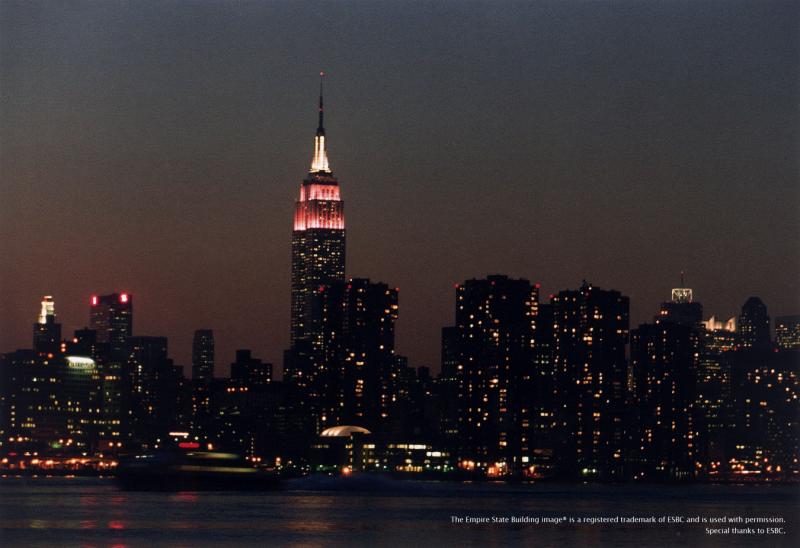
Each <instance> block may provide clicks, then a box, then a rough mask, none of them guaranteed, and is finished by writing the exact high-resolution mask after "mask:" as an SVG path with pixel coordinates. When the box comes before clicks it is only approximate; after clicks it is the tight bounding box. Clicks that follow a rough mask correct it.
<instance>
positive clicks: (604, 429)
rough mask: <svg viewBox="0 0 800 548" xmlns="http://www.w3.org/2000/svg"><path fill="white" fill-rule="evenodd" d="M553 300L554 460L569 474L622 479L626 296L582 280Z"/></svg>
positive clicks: (561, 469) (626, 338)
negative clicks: (581, 282) (580, 283)
mask: <svg viewBox="0 0 800 548" xmlns="http://www.w3.org/2000/svg"><path fill="white" fill-rule="evenodd" d="M551 304H552V305H553V357H554V364H555V391H554V398H555V402H556V404H557V405H556V407H555V433H554V434H555V437H556V448H555V457H556V461H557V462H556V464H557V466H558V468H559V470H560V472H561V473H562V474H563V475H565V476H568V477H569V476H578V477H582V478H599V479H617V478H620V477H621V474H622V464H623V455H622V448H623V442H624V437H623V436H624V429H623V419H624V414H625V388H626V379H627V363H626V360H625V345H626V343H627V341H628V326H629V320H628V317H629V316H628V315H629V308H630V304H629V299H628V297H625V296H623V295H621V294H620V293H619V292H618V291H605V290H602V289H598V288H596V287H593V286H592V285H591V284H589V283H586V282H584V283H583V285H582V286H581V288H580V289H578V290H575V291H570V290H567V291H561V292H560V293H558V295H555V296H554V297H553V298H552V300H551Z"/></svg>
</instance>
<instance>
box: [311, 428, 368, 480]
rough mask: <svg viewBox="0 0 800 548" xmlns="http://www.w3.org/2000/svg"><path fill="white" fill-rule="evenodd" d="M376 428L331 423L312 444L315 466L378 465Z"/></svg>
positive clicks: (355, 467)
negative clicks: (370, 429)
mask: <svg viewBox="0 0 800 548" xmlns="http://www.w3.org/2000/svg"><path fill="white" fill-rule="evenodd" d="M371 440H372V432H370V431H369V430H367V429H366V428H364V427H362V426H352V425H340V426H331V427H330V428H326V429H325V430H323V431H322V433H321V434H320V435H319V438H317V442H316V443H314V444H313V445H312V446H311V449H312V455H311V463H312V467H313V468H314V469H315V470H316V471H317V472H328V473H330V472H335V473H338V472H340V471H343V470H347V471H360V470H368V469H371V468H374V467H375V466H376V464H377V463H376V460H375V442H374V441H371Z"/></svg>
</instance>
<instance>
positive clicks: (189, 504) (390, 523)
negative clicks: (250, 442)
mask: <svg viewBox="0 0 800 548" xmlns="http://www.w3.org/2000/svg"><path fill="white" fill-rule="evenodd" d="M386 487H387V488H384V486H383V485H382V486H381V490H380V491H379V492H372V493H352V492H319V491H299V490H291V489H290V490H286V491H279V492H267V493H232V492H226V493H213V492H211V493H204V492H199V493H196V492H180V493H137V492H122V491H119V490H118V489H117V488H116V487H115V486H114V484H113V482H112V481H111V480H103V479H93V478H72V479H64V478H36V479H32V478H6V479H1V480H0V545H10V546H18V545H24V546H48V547H50V546H59V545H68V546H86V547H87V548H88V547H92V546H111V545H116V546H120V547H123V546H124V547H126V548H129V547H132V546H141V545H152V546H161V545H170V546H217V545H222V546H227V545H239V546H241V545H263V544H264V543H266V542H269V544H270V545H285V546H295V545H297V546H331V545H340V546H353V545H386V544H389V545H396V546H408V545H415V544H416V545H420V544H422V545H424V546H444V545H452V546H470V545H474V546H507V545H510V544H528V545H530V544H531V543H535V544H536V545H537V546H540V545H553V544H558V545H574V544H584V545H598V544H599V545H609V546H611V545H613V546H637V547H638V546H666V545H683V546H687V545H688V546H695V545H698V544H705V545H709V546H724V547H726V548H727V547H729V546H731V545H742V546H751V545H753V544H754V540H763V541H765V542H761V544H769V545H785V546H796V545H799V544H800V542H798V540H800V538H799V537H798V532H797V527H796V525H797V521H796V518H795V515H796V514H797V510H798V502H799V501H800V493H798V488H797V486H772V485H766V486H713V485H707V486H689V487H686V486H680V487H672V486H638V485H637V486H586V485H561V486H559V485H538V486H505V485H499V484H473V485H463V484H458V483H421V482H420V483H417V482H412V483H409V482H404V483H400V484H398V485H397V486H395V488H391V487H392V486H391V484H387V486H386ZM664 514H680V515H702V516H723V515H729V516H730V515H745V516H754V515H762V516H763V515H780V516H783V517H784V518H786V519H787V520H788V522H789V523H788V525H787V529H788V531H789V535H786V536H783V537H777V536H772V537H761V538H759V539H754V538H753V537H749V538H748V537H741V536H740V537H737V536H717V537H709V536H706V535H705V534H704V526H702V525H696V526H683V527H681V526H673V527H660V528H659V527H654V526H648V525H631V526H614V525H609V526H577V525H572V526H570V525H558V526H556V525H540V526H536V525H530V524H516V525H497V524H487V525H456V524H453V523H451V519H450V517H451V516H452V515H457V516H465V515H470V516H492V515H499V516H512V515H514V516H521V515H530V516H534V515H536V516H549V517H566V516H600V515H625V516H634V515H635V516H648V515H664ZM755 543H756V544H759V542H755Z"/></svg>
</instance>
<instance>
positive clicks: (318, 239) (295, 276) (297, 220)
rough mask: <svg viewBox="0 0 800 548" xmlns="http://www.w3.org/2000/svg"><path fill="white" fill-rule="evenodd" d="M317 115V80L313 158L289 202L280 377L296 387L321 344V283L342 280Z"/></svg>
mask: <svg viewBox="0 0 800 548" xmlns="http://www.w3.org/2000/svg"><path fill="white" fill-rule="evenodd" d="M320 77H322V73H320ZM323 116H324V110H323V103H322V80H321V79H320V90H319V126H318V127H317V134H316V136H315V137H314V157H313V160H312V161H311V169H310V170H309V173H308V176H307V177H306V178H305V179H304V180H303V183H302V184H301V185H300V197H299V198H298V200H297V202H295V210H294V231H293V232H292V317H291V350H290V352H291V353H292V354H293V355H294V358H293V359H290V360H288V361H287V363H286V370H285V372H284V375H285V376H287V377H288V378H289V380H291V381H294V382H296V383H298V384H300V385H307V383H308V381H309V380H310V379H308V378H307V377H308V375H309V374H311V371H313V367H314V366H313V362H314V361H316V360H315V359H314V358H313V356H315V355H318V353H319V351H320V349H321V346H322V325H321V314H320V313H319V311H316V307H317V303H318V301H319V299H318V294H319V292H320V290H321V288H322V287H323V286H325V285H329V284H331V283H333V282H336V281H342V280H344V262H345V229H344V202H342V200H341V196H340V194H339V182H338V180H337V179H336V177H335V176H334V174H333V172H332V171H331V169H330V165H329V163H328V150H327V145H326V142H325V126H324V120H323ZM301 356H305V357H306V359H302V357H301ZM309 358H310V359H309ZM303 377H306V378H303Z"/></svg>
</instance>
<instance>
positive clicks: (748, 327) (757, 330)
mask: <svg viewBox="0 0 800 548" xmlns="http://www.w3.org/2000/svg"><path fill="white" fill-rule="evenodd" d="M739 342H740V344H741V345H742V347H743V348H752V349H754V350H766V349H769V346H770V342H771V341H770V335H769V314H767V305H765V304H764V303H763V302H762V301H761V299H759V298H758V297H750V298H749V299H747V301H746V302H745V303H744V304H743V305H742V313H741V315H740V316H739Z"/></svg>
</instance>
